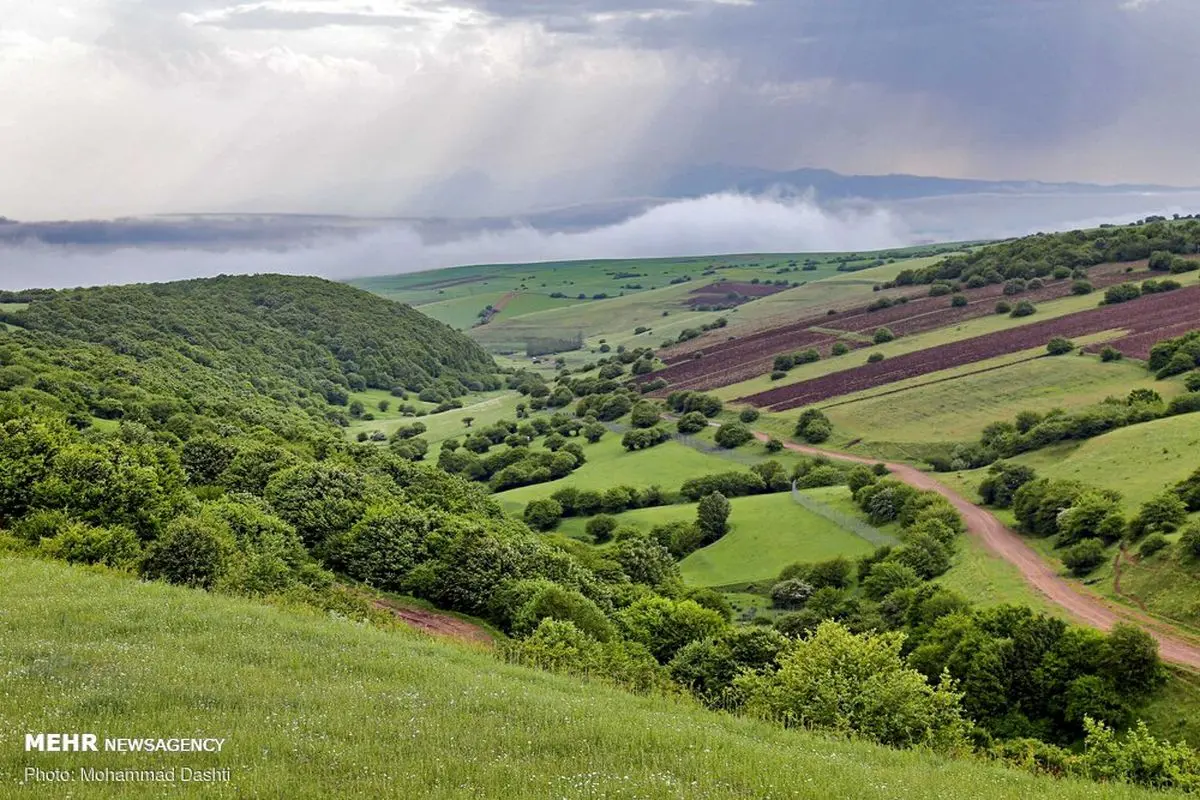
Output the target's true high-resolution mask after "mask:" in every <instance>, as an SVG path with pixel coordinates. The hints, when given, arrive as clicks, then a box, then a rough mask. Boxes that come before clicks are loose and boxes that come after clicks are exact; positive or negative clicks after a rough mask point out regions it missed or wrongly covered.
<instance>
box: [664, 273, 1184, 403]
mask: <svg viewBox="0 0 1200 800" xmlns="http://www.w3.org/2000/svg"><path fill="white" fill-rule="evenodd" d="M1196 322H1200V286H1189V287H1187V288H1185V289H1177V290H1176V291H1173V292H1166V293H1163V294H1155V295H1149V296H1145V297H1141V298H1139V299H1137V300H1132V301H1130V302H1127V303H1121V304H1120V305H1115V306H1101V307H1100V308H1094V309H1091V310H1089V311H1081V312H1079V313H1077V314H1069V315H1067V316H1065V317H1058V318H1056V319H1049V320H1046V321H1045V322H1035V323H1031V324H1029V325H1023V326H1021V327H1019V328H1013V329H1011V330H1007V331H1000V332H997V333H992V334H988V335H986V336H977V337H974V338H972V339H965V340H963V341H961V342H953V343H951V344H945V345H940V346H938V347H931V348H928V349H926V350H920V351H917V352H915V353H906V354H904V355H900V356H896V357H895V358H890V359H887V360H884V361H880V362H877V363H875V364H864V365H862V366H858V367H854V368H852V369H848V370H843V371H841V372H835V373H832V374H830V375H823V376H821V377H819V378H814V379H813V380H810V381H802V382H800V383H794V384H791V385H789V386H781V387H779V388H777V389H771V390H769V391H766V392H760V393H758V394H754V395H750V396H747V397H741V398H738V400H739V402H745V403H750V404H752V405H755V406H759V407H770V409H771V410H772V411H786V410H789V409H793V408H799V407H801V406H806V405H811V404H813V403H819V402H821V401H822V400H828V399H829V398H831V397H838V396H840V395H845V394H852V393H854V392H861V391H863V390H865V389H871V388H874V387H876V386H883V385H884V384H888V383H893V382H895V381H901V380H905V379H907V378H914V377H917V376H920V375H926V374H928V373H931V372H937V371H939V370H943V369H950V368H952V367H960V366H964V365H966V364H971V363H974V362H976V361H982V360H984V359H988V358H996V357H997V356H1003V355H1008V354H1009V353H1015V352H1018V351H1020V350H1028V349H1030V348H1034V347H1038V346H1039V345H1043V344H1045V343H1046V342H1048V341H1049V340H1050V339H1052V338H1053V337H1055V336H1066V337H1073V336H1085V335H1087V334H1090V333H1097V332H1099V331H1103V330H1111V329H1117V328H1121V329H1126V330H1128V331H1130V332H1131V333H1130V335H1129V336H1127V337H1126V340H1128V339H1130V338H1133V336H1134V335H1140V334H1144V333H1154V332H1158V331H1165V330H1168V329H1170V330H1174V329H1176V328H1177V327H1179V326H1185V325H1192V324H1194V323H1196ZM1166 335H1169V334H1166ZM1176 335H1177V334H1176ZM1158 338H1165V335H1164V336H1159V337H1158ZM1156 341H1157V339H1156ZM1146 349H1147V350H1148V349H1149V348H1148V347H1147V348H1146ZM660 374H661V373H660Z"/></svg>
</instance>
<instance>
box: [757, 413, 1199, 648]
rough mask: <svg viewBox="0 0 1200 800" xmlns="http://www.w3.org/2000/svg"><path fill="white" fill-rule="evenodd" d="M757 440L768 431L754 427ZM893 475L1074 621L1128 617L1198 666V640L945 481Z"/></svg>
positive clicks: (902, 470) (907, 472)
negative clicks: (1091, 578)
mask: <svg viewBox="0 0 1200 800" xmlns="http://www.w3.org/2000/svg"><path fill="white" fill-rule="evenodd" d="M755 436H757V437H758V438H759V439H760V440H762V441H765V440H766V439H767V438H768V437H767V435H766V434H763V433H756V434H755ZM784 446H785V447H786V448H788V449H789V450H795V451H796V452H799V453H806V454H808V455H823V456H828V457H829V458H833V459H838V460H841V461H851V462H854V463H858V464H877V463H879V461H878V459H872V458H860V457H858V456H852V455H848V454H846V453H838V452H834V451H832V450H821V449H820V448H817V447H805V446H804V445H799V444H792V443H791V442H789V443H787V444H785V445H784ZM887 468H888V469H889V470H891V472H892V475H893V476H894V477H896V478H898V479H899V480H901V481H904V482H905V483H907V484H908V485H910V486H915V487H916V488H918V489H930V490H933V491H935V492H937V493H938V494H941V495H943V496H944V497H945V498H946V499H947V500H949V501H950V502H951V503H953V504H954V507H955V508H957V509H958V511H959V513H960V514H962V516H963V520H964V522H966V525H967V531H968V532H969V533H970V534H971V535H972V536H974V537H975V538H976V539H978V540H979V541H980V542H982V543H983V545H984V546H985V547H987V549H988V550H990V551H991V552H993V553H995V554H996V555H998V556H1000V557H1001V558H1003V559H1004V560H1005V561H1008V562H1011V563H1012V564H1013V565H1014V566H1016V568H1017V569H1018V570H1020V572H1021V577H1023V578H1024V579H1025V581H1026V582H1027V583H1029V585H1030V586H1032V587H1034V588H1035V589H1037V590H1038V591H1039V592H1041V593H1042V594H1044V595H1045V596H1046V597H1047V598H1049V599H1050V601H1051V602H1053V603H1055V604H1057V605H1059V606H1061V607H1062V608H1064V609H1065V610H1066V611H1067V613H1069V614H1070V615H1071V616H1072V617H1074V618H1075V619H1076V620H1078V621H1079V622H1081V623H1083V624H1085V625H1089V626H1091V627H1093V628H1098V629H1100V630H1102V631H1106V630H1108V629H1110V628H1111V627H1112V626H1113V625H1114V624H1115V623H1117V622H1129V623H1132V624H1134V625H1138V626H1139V627H1142V628H1144V629H1146V631H1148V632H1149V633H1150V634H1151V635H1152V636H1153V637H1154V638H1155V639H1156V640H1158V648H1159V654H1160V655H1161V656H1162V658H1163V659H1164V660H1166V661H1170V662H1172V663H1174V664H1180V665H1183V666H1186V667H1189V668H1191V669H1197V670H1200V645H1196V644H1192V643H1190V642H1188V641H1187V640H1185V639H1183V638H1180V637H1179V635H1178V632H1177V631H1175V630H1173V629H1172V628H1171V627H1170V626H1169V625H1167V624H1166V623H1163V622H1161V621H1159V620H1156V619H1154V618H1152V617H1149V616H1147V615H1145V614H1139V613H1137V612H1136V611H1133V610H1132V609H1125V608H1119V607H1113V606H1110V605H1108V604H1107V603H1104V602H1103V601H1102V600H1100V599H1099V598H1097V597H1094V596H1090V595H1087V594H1084V593H1082V592H1080V591H1079V590H1078V589H1076V588H1075V587H1073V586H1071V584H1069V583H1068V582H1067V581H1065V580H1063V578H1061V577H1060V576H1059V575H1058V574H1057V573H1056V572H1055V571H1054V570H1053V569H1051V568H1050V566H1049V565H1048V564H1046V562H1045V561H1044V560H1043V559H1042V557H1041V556H1039V555H1038V554H1037V552H1036V551H1035V550H1033V548H1031V547H1030V546H1029V545H1027V544H1026V543H1025V542H1024V541H1023V540H1022V539H1021V537H1020V536H1018V535H1017V534H1016V533H1014V532H1013V531H1011V530H1009V529H1008V528H1007V527H1005V526H1004V523H1002V522H1001V521H1000V520H998V519H996V517H995V516H993V515H992V514H991V513H989V512H988V511H986V510H984V509H982V508H980V507H979V506H977V505H975V504H974V503H971V502H969V501H967V500H966V499H964V498H963V497H961V496H959V495H958V493H956V492H954V491H952V490H951V489H949V488H948V487H946V486H944V485H942V484H941V483H938V482H937V481H936V480H934V478H933V477H932V476H930V475H929V474H928V473H925V472H921V471H920V470H919V469H917V468H916V467H912V466H909V465H907V464H891V463H889V464H887Z"/></svg>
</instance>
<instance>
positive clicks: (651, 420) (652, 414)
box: [629, 400, 659, 428]
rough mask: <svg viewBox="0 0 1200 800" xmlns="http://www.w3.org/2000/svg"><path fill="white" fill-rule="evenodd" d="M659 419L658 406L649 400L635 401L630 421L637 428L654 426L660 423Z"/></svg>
mask: <svg viewBox="0 0 1200 800" xmlns="http://www.w3.org/2000/svg"><path fill="white" fill-rule="evenodd" d="M658 419H659V415H658V406H656V405H655V404H654V403H651V402H649V401H647V400H642V401H639V402H637V403H635V404H634V406H633V410H632V411H631V412H630V415H629V421H630V422H631V423H632V424H633V427H635V428H653V427H654V426H655V425H657V424H658Z"/></svg>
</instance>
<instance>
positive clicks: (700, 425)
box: [675, 411, 708, 433]
mask: <svg viewBox="0 0 1200 800" xmlns="http://www.w3.org/2000/svg"><path fill="white" fill-rule="evenodd" d="M707 427H708V418H707V417H705V416H704V415H703V414H701V413H700V412H699V411H689V412H688V413H686V414H684V415H683V416H682V417H680V418H679V419H678V420H676V422H675V430H677V431H679V432H680V433H699V432H700V431H702V430H704V429H705V428H707Z"/></svg>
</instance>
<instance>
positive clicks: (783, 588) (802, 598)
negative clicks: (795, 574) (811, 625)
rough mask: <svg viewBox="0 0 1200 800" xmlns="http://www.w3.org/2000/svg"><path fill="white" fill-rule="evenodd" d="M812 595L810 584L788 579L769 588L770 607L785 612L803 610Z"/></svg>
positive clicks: (796, 579)
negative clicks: (785, 610)
mask: <svg viewBox="0 0 1200 800" xmlns="http://www.w3.org/2000/svg"><path fill="white" fill-rule="evenodd" d="M812 593H813V587H812V584H810V583H808V582H806V581H802V580H800V579H798V578H790V579H788V580H786V581H780V582H779V583H777V584H775V585H774V586H772V587H771V605H772V606H774V607H775V608H783V609H787V610H795V609H798V608H803V607H804V604H805V602H807V601H808V598H809V597H811V596H812Z"/></svg>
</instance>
